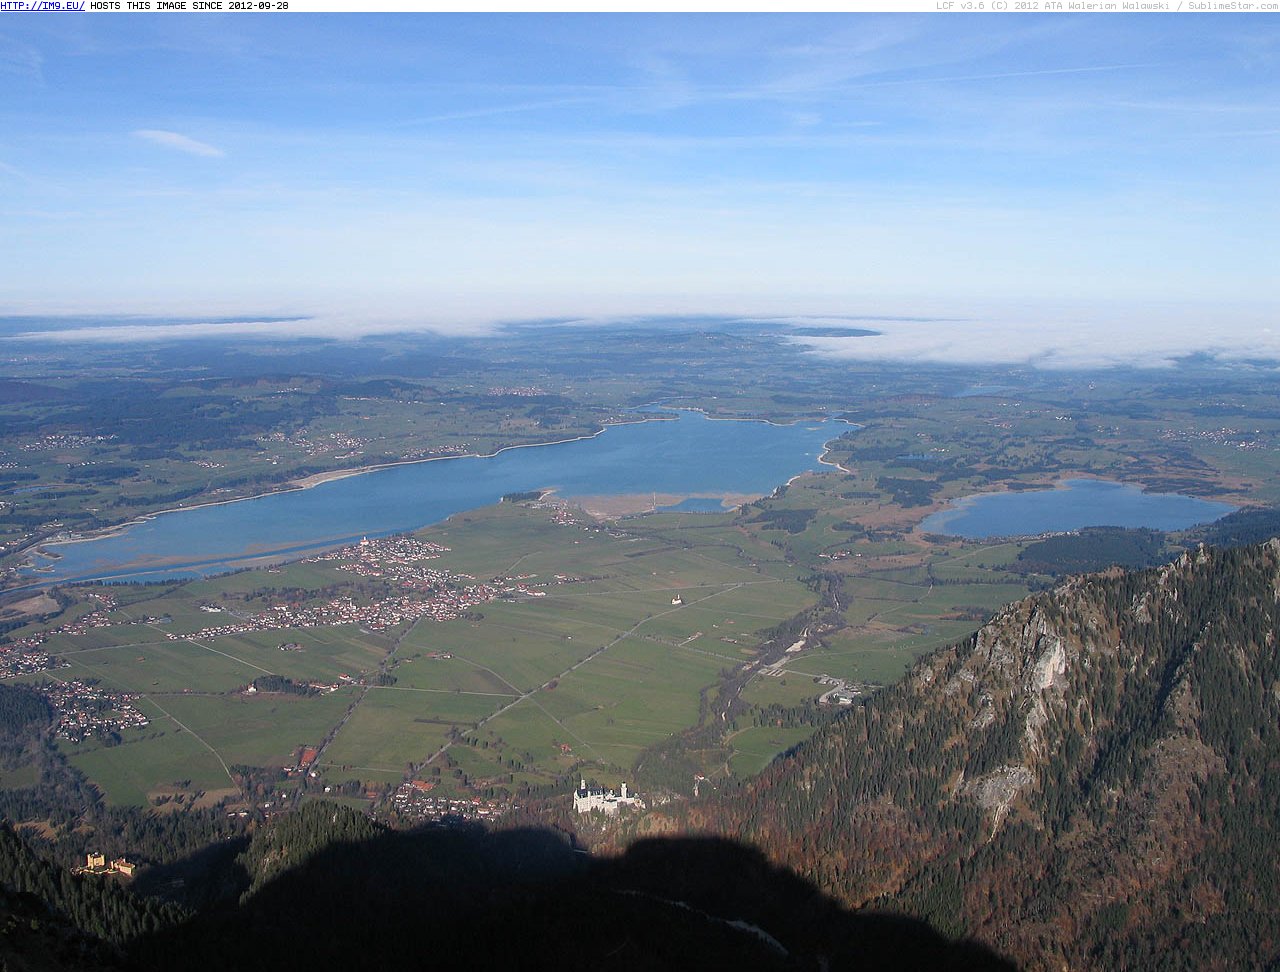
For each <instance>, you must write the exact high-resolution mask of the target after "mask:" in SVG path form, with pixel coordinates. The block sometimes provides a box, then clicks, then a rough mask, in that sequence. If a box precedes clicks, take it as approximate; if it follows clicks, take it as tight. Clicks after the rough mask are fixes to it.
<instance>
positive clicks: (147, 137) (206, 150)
mask: <svg viewBox="0 0 1280 972" xmlns="http://www.w3.org/2000/svg"><path fill="white" fill-rule="evenodd" d="M133 135H134V137H135V138H140V139H143V140H144V141H147V142H151V143H152V144H154V145H159V146H162V147H163V148H168V149H173V150H174V151H176V152H185V153H187V155H199V156H202V157H204V158H208V159H220V158H222V157H223V156H225V155H226V154H227V153H226V152H224V151H222V149H220V148H217V147H216V146H213V145H210V144H209V143H208V142H200V141H197V140H196V139H194V138H191V137H189V136H187V135H182V134H179V133H178V132H166V131H164V130H163V129H159V128H139V129H137V130H136V131H134V132H133Z"/></svg>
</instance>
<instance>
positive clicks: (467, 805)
mask: <svg viewBox="0 0 1280 972" xmlns="http://www.w3.org/2000/svg"><path fill="white" fill-rule="evenodd" d="M433 789H435V784H434V783H432V782H430V781H428V780H411V781H409V782H408V783H401V784H400V786H399V787H397V788H396V792H395V794H394V795H393V796H392V797H391V806H392V808H393V809H394V810H395V811H396V812H397V813H398V814H399V815H400V817H401V818H402V819H404V820H406V821H413V822H424V823H425V822H431V821H439V820H443V819H444V818H446V817H457V818H460V819H462V820H496V819H497V818H498V817H500V816H502V815H503V814H504V813H506V812H507V811H508V810H512V809H515V804H513V803H509V802H505V801H499V800H483V799H481V798H480V797H458V796H443V795H440V796H435V795H432V793H431V791H432V790H433Z"/></svg>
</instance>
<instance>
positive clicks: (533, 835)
mask: <svg viewBox="0 0 1280 972" xmlns="http://www.w3.org/2000/svg"><path fill="white" fill-rule="evenodd" d="M132 957H133V960H134V962H135V963H136V964H137V966H139V967H141V968H143V969H156V970H159V969H165V970H168V969H173V968H220V967H221V968H235V969H237V970H243V969H272V970H280V969H289V968H307V969H320V968H339V967H341V968H346V969H371V968H387V967H390V968H409V969H481V968H491V969H543V968H554V967H557V966H567V965H572V964H582V963H592V964H594V963H596V962H600V963H604V964H605V965H607V966H608V967H609V968H610V970H611V972H612V970H633V969H634V970H640V969H645V970H648V969H653V970H667V969H685V968H690V969H692V968H698V969H720V968H734V969H742V970H757V969H759V970H768V969H815V970H817V969H833V970H834V969H845V968H850V969H879V968H890V967H892V968H894V969H903V970H906V969H940V970H946V969H957V970H959V969H974V970H978V969H991V970H1009V969H1013V968H1014V966H1013V965H1012V964H1011V963H1009V962H1007V961H1006V960H1004V959H1002V958H1000V957H999V956H997V955H995V954H994V953H992V952H990V951H988V950H987V949H985V948H983V947H981V946H977V945H974V944H972V943H956V942H951V941H949V940H947V939H945V938H943V937H942V936H940V935H938V934H937V933H936V932H935V931H933V930H932V929H931V928H930V927H929V926H928V925H927V924H925V923H923V922H920V921H915V920H912V919H908V918H902V917H897V916H888V915H874V914H854V913H851V912H849V911H847V910H845V909H843V908H841V907H840V906H839V905H838V904H836V903H835V902H834V901H833V900H831V899H830V898H828V897H827V896H825V895H823V894H822V893H821V892H820V891H818V890H817V889H816V888H815V887H814V886H813V885H812V884H810V883H809V882H807V881H805V880H803V879H802V878H799V877H797V876H796V875H795V874H793V873H791V872H789V871H786V870H784V869H780V868H777V867H774V866H773V865H771V864H770V863H769V862H768V861H766V860H765V858H764V856H763V855H762V854H760V853H759V852H758V851H756V850H754V849H752V848H750V847H746V846H743V845H741V844H738V843H735V842H733V841H729V840H720V839H705V838H680V839H653V840H645V841H641V842H639V843H637V844H635V845H633V846H632V847H631V849H630V850H629V851H628V852H627V853H626V854H625V855H623V856H621V857H617V858H610V859H593V858H590V857H588V856H587V855H585V854H583V853H581V852H578V851H575V850H574V849H573V848H571V847H570V846H569V845H568V844H567V843H566V842H565V841H564V840H562V839H561V838H560V836H559V835H557V834H555V833H553V832H551V831H546V830H533V829H529V830H519V831H510V832H504V833H494V834H488V833H484V832H483V831H480V830H453V829H439V830H422V831H417V832H412V833H388V834H384V835H381V836H379V837H377V838H375V839H373V840H370V841H365V842H362V843H357V844H340V845H335V846H331V847H329V848H328V849H326V850H325V851H323V852H321V853H320V854H318V855H317V856H315V857H313V858H312V859H311V860H309V861H307V862H306V863H304V864H302V865H301V866H299V867H296V868H294V869H292V870H290V871H288V872H286V873H285V874H283V875H281V876H280V877H278V878H277V879H276V880H274V881H272V882H270V883H269V884H267V885H266V886H264V887H263V888H262V889H261V890H260V891H258V892H257V893H256V894H254V895H253V896H252V897H251V898H249V899H248V900H247V901H246V902H245V903H244V904H242V905H240V906H239V907H238V908H236V909H234V910H231V911H227V912H224V913H221V914H216V915H209V916H205V917H203V918H200V919H197V920H196V921H195V922H193V923H192V924H190V925H187V926H185V927H183V928H180V929H177V930H171V931H169V932H166V933H163V934H160V935H156V936H153V937H150V938H146V939H142V940H140V941H138V942H135V943H134V946H133V948H132Z"/></svg>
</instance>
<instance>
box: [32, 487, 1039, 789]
mask: <svg viewBox="0 0 1280 972" xmlns="http://www.w3.org/2000/svg"><path fill="white" fill-rule="evenodd" d="M842 488H847V481H846V480H844V479H842V478H841V477H839V476H838V475H834V474H821V475H818V476H815V477H812V479H805V480H801V481H800V482H799V484H797V485H796V486H793V488H792V489H791V490H789V491H788V493H787V496H786V502H787V503H788V504H790V505H791V508H800V509H804V508H807V507H809V506H821V507H822V508H823V512H821V513H819V514H818V515H816V516H814V517H812V518H810V519H809V520H808V521H807V525H806V526H805V527H804V529H803V530H801V531H800V532H799V533H789V532H787V531H784V530H777V529H769V528H766V526H762V525H760V524H756V523H754V522H753V520H754V519H755V516H756V514H755V512H754V511H753V510H748V511H747V513H746V515H745V516H744V515H741V514H735V513H726V514H723V515H720V514H716V515H710V516H708V515H680V514H670V513H664V514H654V515H650V516H642V517H636V518H628V519H624V520H622V521H618V522H616V523H613V524H605V525H601V524H598V523H596V522H595V521H593V520H591V519H590V518H589V517H586V516H585V515H582V514H578V515H577V516H576V517H575V519H576V521H577V522H575V523H571V524H558V523H555V522H553V519H552V516H551V514H550V512H548V511H546V510H540V509H535V508H530V507H528V506H524V505H519V504H500V505H498V506H495V507H490V508H487V509H484V510H477V511H472V512H470V513H467V514H465V515H462V516H459V517H455V518H453V519H452V520H450V521H448V522H447V523H444V524H441V525H440V526H438V527H433V528H429V529H426V530H423V531H421V532H420V533H419V534H418V536H420V537H421V538H423V539H426V540H430V541H431V542H433V543H436V544H441V545H443V546H446V547H448V548H449V549H448V550H447V551H446V552H444V553H443V554H442V555H441V556H440V557H439V558H438V559H435V560H432V561H431V565H432V567H433V568H438V569H443V570H447V571H451V572H454V573H455V574H464V575H469V576H471V577H474V578H477V579H479V580H482V581H489V580H490V579H493V580H494V581H495V582H496V583H498V584H499V585H502V584H506V583H510V582H509V581H506V580H504V578H518V579H519V583H523V584H528V585H532V587H531V588H530V589H531V590H533V591H536V592H538V593H539V594H540V596H528V595H527V594H526V595H517V596H515V597H513V598H511V599H505V600H503V599H500V600H490V601H486V602H484V603H480V604H478V605H476V606H475V607H473V608H471V609H469V610H468V611H467V612H466V613H465V614H464V615H463V616H462V617H459V618H457V619H455V620H450V621H443V622H439V621H433V620H429V619H424V620H421V621H418V622H416V623H405V624H400V625H397V626H395V627H393V628H390V629H387V630H385V631H381V632H377V633H374V632H370V631H367V630H365V629H363V628H362V627H361V626H359V625H357V624H351V623H335V624H325V625H320V626H303V627H296V626H295V627H289V626H286V625H285V624H284V623H282V624H281V625H277V626H275V627H273V628H271V629H269V630H241V631H236V632H234V633H223V634H203V633H201V632H204V631H206V630H208V629H212V628H215V627H223V626H235V625H240V626H242V627H243V624H244V622H246V621H248V620H249V619H251V618H253V617H255V616H258V615H263V616H271V617H275V615H274V614H272V612H273V611H275V610H276V609H277V607H278V606H279V605H283V604H288V605H291V607H290V608H289V610H290V611H293V610H304V609H306V608H307V607H308V605H310V604H312V603H319V602H320V601H322V600H327V599H331V598H333V597H335V596H337V594H346V595H349V596H350V597H351V599H352V600H353V601H354V602H356V603H358V604H365V603H373V601H371V598H372V599H374V600H376V597H377V595H376V591H377V590H379V588H377V587H376V586H375V587H370V586H369V582H367V581H363V580H361V579H360V578H359V577H358V576H355V575H353V574H352V573H351V572H350V571H343V570H340V569H338V567H339V563H338V562H336V561H321V562H313V563H307V562H302V563H297V564H289V565H282V566H279V567H273V568H267V569H259V570H253V571H245V572H241V573H238V574H232V575H228V576H224V577H216V578H210V579H206V580H202V581H197V582H192V583H189V584H185V585H178V586H175V587H160V588H156V589H155V591H154V593H153V594H151V595H150V596H148V591H147V590H145V589H138V588H119V589H117V593H118V595H119V598H118V599H119V603H120V606H119V607H118V608H116V609H115V610H114V611H112V612H110V614H109V616H108V619H109V620H110V621H111V622H112V626H110V627H96V628H90V629H88V630H86V631H84V632H82V633H77V634H65V633H63V634H55V635H53V636H51V637H50V639H49V647H50V649H51V650H53V651H54V652H55V653H56V654H58V655H59V656H60V657H62V658H65V659H66V660H67V661H68V662H69V663H70V666H71V667H70V668H69V669H67V670H66V672H65V675H63V676H60V677H72V678H81V679H86V680H97V681H99V682H100V683H101V684H102V685H103V686H104V687H108V688H111V689H113V690H117V691H127V692H131V693H137V694H139V695H140V696H142V698H141V700H140V701H139V703H138V704H139V705H140V706H142V707H144V711H147V712H148V713H149V715H150V716H151V717H152V724H151V725H150V726H149V727H147V729H145V730H130V731H128V732H126V733H124V734H123V741H122V742H121V744H119V745H116V746H110V747H109V746H103V745H101V744H98V743H94V742H86V743H82V744H80V745H79V746H69V747H68V749H69V751H70V752H72V757H71V758H72V761H73V762H74V763H75V765H76V766H77V767H79V768H80V769H82V770H83V771H84V772H85V773H86V774H87V775H88V776H89V777H90V778H91V779H93V780H94V781H95V782H97V783H98V784H99V785H100V786H101V787H102V788H103V790H104V792H106V794H107V796H108V798H109V799H111V800H113V801H117V802H133V803H142V802H146V801H148V800H152V801H154V800H156V799H157V798H158V797H163V796H164V795H165V794H168V793H171V792H176V791H177V789H178V786H177V785H178V783H182V782H183V781H186V782H185V784H184V785H185V789H183V790H182V792H184V793H186V794H187V795H188V797H189V798H192V799H193V798H194V794H195V793H196V792H198V791H206V792H214V791H222V790H226V789H227V788H229V787H231V785H232V782H231V780H230V779H229V777H228V773H227V770H226V769H224V766H225V767H234V766H237V765H242V766H257V767H285V766H289V765H292V763H293V761H294V760H296V758H297V753H298V752H299V748H300V747H302V746H304V745H305V746H313V747H314V746H320V745H322V744H323V746H324V748H323V751H322V754H321V757H320V759H319V760H318V762H317V763H316V764H315V765H314V766H313V767H312V769H313V770H314V771H315V773H316V774H317V775H318V777H319V779H318V780H317V781H314V782H315V783H316V784H317V785H324V784H326V783H330V782H332V783H337V782H341V781H345V780H349V779H353V778H356V779H361V780H364V781H365V782H366V783H369V784H394V783H396V782H398V781H400V780H402V779H404V778H406V776H409V775H422V774H430V775H432V776H433V777H435V778H437V779H438V781H439V782H440V783H441V784H442V786H443V790H442V792H449V791H458V790H464V791H465V790H467V789H468V788H471V791H472V792H476V791H477V789H478V790H479V791H480V792H485V793H489V794H493V793H501V792H508V793H510V792H513V790H512V788H515V787H519V786H521V785H528V786H533V787H539V786H547V785H552V784H555V782H556V780H557V779H558V778H562V777H563V776H564V775H565V774H568V773H570V772H571V771H572V772H583V773H586V774H588V775H590V773H591V772H592V771H593V770H592V768H593V767H594V768H595V770H597V771H599V772H601V773H606V774H616V775H618V776H623V777H625V776H626V775H627V774H629V773H630V772H631V769H632V767H633V765H634V764H635V763H636V761H637V758H638V757H640V755H641V754H642V753H643V752H644V751H645V750H646V749H647V748H648V747H651V746H654V745H655V744H659V743H662V742H663V741H664V740H667V739H669V738H670V737H671V736H672V735H673V734H679V733H681V732H682V731H684V730H686V729H688V728H690V727H692V726H694V725H696V724H697V723H698V721H699V718H700V711H701V708H700V707H701V705H702V704H703V703H702V702H701V701H700V700H701V699H702V698H703V697H704V696H705V697H711V696H712V695H714V693H715V691H716V687H717V685H718V683H719V682H720V680H721V679H722V678H723V677H725V676H726V675H727V674H728V673H732V672H734V671H736V670H737V669H738V668H739V667H740V666H741V665H743V664H746V663H749V662H751V661H753V660H755V659H756V658H757V657H758V653H759V651H760V648H761V645H762V644H763V643H764V642H765V641H766V640H767V639H769V638H771V637H774V634H773V632H774V631H775V629H777V630H778V631H786V632H791V633H787V634H779V635H777V638H779V639H781V646H782V647H785V646H786V645H787V644H789V643H790V641H791V640H792V639H793V638H794V637H795V636H796V635H795V633H794V632H797V631H798V630H799V629H798V628H795V627H786V626H787V625H791V624H795V623H797V622H794V621H793V619H795V618H797V617H808V615H804V614H803V612H806V611H809V610H811V609H813V608H814V607H815V605H816V604H817V603H818V595H817V594H816V593H815V591H816V589H817V587H818V586H819V585H817V584H816V582H815V581H814V580H813V577H815V576H817V575H818V574H819V573H821V574H822V575H823V576H827V577H829V578H830V577H837V576H838V577H839V583H840V592H839V600H838V603H839V617H840V618H841V619H842V621H843V626H842V627H837V628H834V629H832V628H830V624H829V619H830V615H829V614H828V615H827V622H826V623H827V625H828V628H827V629H825V630H824V632H823V634H822V635H821V637H819V638H815V637H813V636H812V635H811V634H806V635H803V636H802V640H804V641H805V642H806V644H805V647H804V650H802V651H800V652H799V653H795V654H788V655H786V656H785V660H784V661H783V662H782V664H781V667H782V668H783V669H784V670H783V671H780V672H777V673H773V674H757V675H756V676H755V677H752V678H751V679H749V680H748V681H747V682H746V684H745V686H744V687H743V688H742V690H741V693H740V698H741V699H742V701H743V702H745V703H747V704H748V705H749V706H773V705H782V706H785V707H792V706H797V705H800V704H802V703H805V702H806V701H809V700H812V699H814V698H815V697H817V696H818V695H819V694H821V692H823V691H825V690H826V689H825V688H824V687H822V686H819V685H818V684H816V682H815V678H816V676H819V675H832V676H837V677H842V678H847V679H851V680H854V681H857V682H868V683H888V682H891V681H893V680H894V679H895V678H897V677H899V676H900V675H901V674H902V672H903V671H905V669H906V668H907V667H908V666H909V665H910V664H911V662H912V661H913V660H914V659H915V658H917V657H919V655H920V654H921V653H923V652H924V651H927V650H928V649H930V648H932V647H936V646H938V645H941V644H945V643H947V642H949V641H951V640H954V639H956V638H959V637H964V636H966V635H967V634H968V633H970V632H971V631H972V630H973V629H974V628H975V627H976V622H975V621H974V620H972V617H971V615H972V613H973V612H974V611H977V610H989V609H991V608H994V607H996V606H998V605H999V604H1002V603H1004V602H1005V601H1007V600H1011V599H1013V598H1014V597H1017V596H1019V595H1020V594H1021V593H1022V592H1024V591H1025V587H1024V586H1022V584H1021V583H1020V582H1019V581H1018V580H1017V579H1016V578H1014V577H1013V576H1012V575H1009V574H1000V575H997V577H998V578H1003V580H1004V581H1005V582H1002V583H993V580H996V579H997V577H993V574H992V571H993V568H994V567H996V566H998V565H999V564H1002V563H1007V562H1008V561H1009V560H1010V559H1011V558H1012V557H1014V556H1016V553H1017V547H1016V546H1015V545H1006V546H1005V547H992V546H987V547H982V546H979V545H964V544H948V545H943V546H941V547H937V546H921V545H920V544H919V543H915V542H909V541H906V540H897V541H894V542H886V541H885V540H884V539H883V538H876V537H864V536H858V537H852V536H850V535H849V534H848V533H847V532H841V531H838V530H834V529H833V524H834V523H837V522H843V521H844V520H845V519H846V518H847V517H850V516H855V515H856V514H857V510H858V509H859V508H860V507H859V506H858V502H860V501H853V502H850V501H847V500H844V499H841V497H840V495H839V490H840V489H842ZM796 504H800V505H799V506H796ZM831 549H845V550H848V551H853V550H856V551H857V552H858V553H859V556H858V557H853V556H852V555H851V554H846V559H843V560H839V561H838V562H837V561H831V560H827V559H823V557H822V556H821V555H822V554H823V553H825V552H827V551H828V550H831ZM980 564H981V566H979V565H980ZM815 572H817V573H815ZM377 583H382V582H380V581H379V582H377ZM211 608H217V610H211ZM73 610H74V609H73ZM957 611H967V612H968V614H966V615H964V616H963V617H962V616H958V615H957V614H956V612H957ZM143 618H153V619H154V618H158V619H160V621H158V622H156V621H153V622H150V623H130V622H137V621H138V620H139V619H143ZM286 644H287V645H288V646H289V647H290V650H287V651H285V650H281V646H282V645H286ZM775 650H781V649H780V648H777V649H775ZM268 674H270V675H279V676H285V677H287V678H289V679H292V680H294V681H295V682H308V681H311V682H316V683H318V684H326V685H332V684H341V685H343V686H344V687H343V688H341V689H340V690H339V691H337V692H332V693H329V694H318V695H311V696H308V697H302V696H296V695H286V694H270V693H261V694H257V695H246V694H245V691H244V690H245V688H246V686H247V685H248V684H249V683H250V682H252V681H253V680H254V679H255V678H259V677H261V676H265V675H268ZM741 718H746V719H747V720H748V723H749V721H750V716H749V714H748V715H747V716H745V717H739V724H741ZM766 730H767V731H766ZM812 731H813V726H812V725H808V726H802V727H800V728H797V729H787V730H782V729H781V728H777V727H775V728H773V729H769V728H768V727H754V728H750V729H746V730H743V731H740V732H737V733H736V734H731V736H730V738H729V739H728V741H727V743H726V745H727V750H726V756H725V757H723V765H721V766H720V769H719V772H732V773H735V774H739V775H741V774H746V773H751V772H755V771H756V770H758V769H759V768H760V767H762V766H763V765H765V763H767V761H768V760H769V759H770V758H772V756H774V755H776V754H777V753H778V752H781V751H783V750H785V749H787V748H788V747H790V746H791V745H793V744H794V743H795V742H796V741H798V740H799V739H800V738H803V736H804V735H806V734H807V733H809V732H812ZM710 771H712V772H716V771H717V770H716V768H715V766H711V767H710ZM289 785H295V784H294V783H290V784H289Z"/></svg>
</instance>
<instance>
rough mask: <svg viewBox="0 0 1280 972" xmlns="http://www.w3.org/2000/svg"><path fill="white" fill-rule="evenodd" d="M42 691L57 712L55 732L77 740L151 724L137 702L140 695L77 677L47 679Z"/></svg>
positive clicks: (72, 740)
mask: <svg viewBox="0 0 1280 972" xmlns="http://www.w3.org/2000/svg"><path fill="white" fill-rule="evenodd" d="M39 691H40V694H41V695H43V696H44V697H45V698H46V699H48V700H49V704H50V705H52V706H53V710H54V712H56V713H57V716H58V727H57V729H56V730H54V731H55V733H56V734H57V735H59V736H61V737H62V738H63V739H68V740H70V741H71V742H74V743H78V742H83V741H84V740H86V739H88V738H89V737H90V736H107V735H110V734H111V733H113V732H119V731H120V730H122V729H141V728H142V727H143V726H145V725H147V723H148V719H147V717H146V716H145V715H143V714H142V713H141V712H140V711H139V710H138V709H137V708H135V707H134V705H133V701H134V699H136V698H137V696H136V695H129V694H126V693H124V692H108V691H106V690H104V689H102V688H99V687H98V686H96V685H86V684H85V683H84V682H82V681H80V680H79V679H74V678H73V679H69V680H67V681H65V682H46V683H45V684H43V685H41V686H39Z"/></svg>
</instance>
